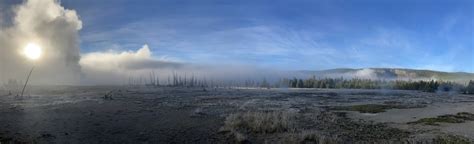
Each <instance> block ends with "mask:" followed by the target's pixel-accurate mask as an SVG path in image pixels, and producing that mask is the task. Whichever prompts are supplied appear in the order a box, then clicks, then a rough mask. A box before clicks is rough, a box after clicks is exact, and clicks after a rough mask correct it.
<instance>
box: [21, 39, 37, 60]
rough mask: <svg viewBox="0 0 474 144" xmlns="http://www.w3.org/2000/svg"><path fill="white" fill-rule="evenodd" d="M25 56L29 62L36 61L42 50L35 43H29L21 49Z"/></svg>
mask: <svg viewBox="0 0 474 144" xmlns="http://www.w3.org/2000/svg"><path fill="white" fill-rule="evenodd" d="M23 53H24V54H25V56H26V57H27V58H29V59H31V60H37V59H39V58H40V57H41V54H42V50H41V47H40V46H39V45H37V44H35V43H29V44H28V45H26V47H25V48H24V49H23Z"/></svg>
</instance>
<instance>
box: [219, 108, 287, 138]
mask: <svg viewBox="0 0 474 144" xmlns="http://www.w3.org/2000/svg"><path fill="white" fill-rule="evenodd" d="M290 118H291V116H290V114H289V113H286V112H243V113H236V114H231V115H229V116H228V117H227V118H226V120H225V122H224V127H223V128H222V129H221V130H224V131H225V130H232V131H244V132H247V133H277V132H285V131H288V130H289V129H290V128H291V126H290Z"/></svg>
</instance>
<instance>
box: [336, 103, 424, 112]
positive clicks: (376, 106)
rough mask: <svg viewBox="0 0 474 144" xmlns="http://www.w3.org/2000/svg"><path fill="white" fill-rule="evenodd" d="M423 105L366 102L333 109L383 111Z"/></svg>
mask: <svg viewBox="0 0 474 144" xmlns="http://www.w3.org/2000/svg"><path fill="white" fill-rule="evenodd" d="M419 107H422V106H407V105H391V104H365V105H353V106H338V107H333V108H331V109H332V110H347V111H358V112H360V113H381V112H385V111H386V110H388V109H408V108H419Z"/></svg>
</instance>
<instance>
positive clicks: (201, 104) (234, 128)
mask: <svg viewBox="0 0 474 144" xmlns="http://www.w3.org/2000/svg"><path fill="white" fill-rule="evenodd" d="M27 93H28V94H27V96H24V97H22V98H19V97H16V96H14V95H9V92H8V91H6V90H3V91H2V90H0V143H264V142H270V143H304V142H322V143H353V142H405V143H414V142H444V141H450V142H466V141H471V142H473V140H474V121H472V120H473V119H471V118H470V117H467V118H464V117H463V119H462V121H459V122H456V123H451V122H436V123H435V124H434V125H430V124H426V123H413V122H415V121H418V120H420V119H423V118H433V117H437V116H442V115H456V114H457V113H461V112H464V113H468V114H469V113H474V96H470V95H461V94H450V93H423V92H417V91H400V90H336V89H247V88H232V89H230V88H217V89H205V90H204V89H202V88H171V87H159V88H146V87H142V88H136V87H135V88H132V87H112V86H110V87H106V86H103V87H85V86H84V87H67V86H56V87H32V88H31V90H30V91H28V92H27ZM106 94H108V95H112V98H111V99H110V98H104V95H106ZM367 104H369V105H370V104H374V105H370V106H371V107H366V106H367ZM354 106H359V107H354ZM372 106H373V107H372ZM380 106H383V107H384V108H383V109H382V111H374V112H372V110H373V109H377V110H378V108H379V107H380ZM385 106H388V107H385ZM361 109H362V110H361ZM359 111H362V112H364V113H361V112H359ZM456 118H458V117H456ZM473 118H474V117H473Z"/></svg>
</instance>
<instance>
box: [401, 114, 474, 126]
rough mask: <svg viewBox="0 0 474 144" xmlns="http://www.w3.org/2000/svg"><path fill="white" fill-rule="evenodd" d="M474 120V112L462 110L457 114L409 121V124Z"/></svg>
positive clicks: (436, 123)
mask: <svg viewBox="0 0 474 144" xmlns="http://www.w3.org/2000/svg"><path fill="white" fill-rule="evenodd" d="M467 120H469V121H472V120H474V114H472V113H468V112H460V113H457V114H455V115H451V114H449V115H442V116H438V117H435V118H422V119H420V120H417V121H414V122H408V124H425V125H434V126H437V125H439V123H463V122H465V121H467Z"/></svg>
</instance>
